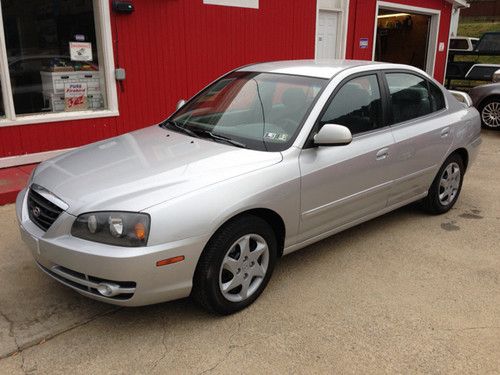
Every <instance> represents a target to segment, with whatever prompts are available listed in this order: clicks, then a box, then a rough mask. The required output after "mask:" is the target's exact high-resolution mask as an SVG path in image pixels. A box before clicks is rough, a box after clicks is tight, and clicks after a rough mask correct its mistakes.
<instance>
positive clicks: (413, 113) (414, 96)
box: [386, 73, 444, 124]
mask: <svg viewBox="0 0 500 375" xmlns="http://www.w3.org/2000/svg"><path fill="white" fill-rule="evenodd" d="M386 78H387V84H388V86H389V93H390V95H391V107H392V117H393V121H392V123H394V124H397V123H400V122H403V121H408V120H411V119H414V118H417V117H421V116H425V115H428V114H429V113H431V112H433V108H432V107H433V103H432V99H431V96H430V95H429V90H428V86H427V80H426V79H424V78H421V77H419V76H416V75H413V74H410V73H386ZM443 102H444V99H443ZM443 104H444V103H443Z"/></svg>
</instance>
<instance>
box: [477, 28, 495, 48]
mask: <svg viewBox="0 0 500 375" xmlns="http://www.w3.org/2000/svg"><path fill="white" fill-rule="evenodd" d="M477 49H478V50H479V51H480V52H488V51H492V52H495V51H500V33H487V34H484V35H483V37H482V38H481V40H480V41H479V42H478V45H477Z"/></svg>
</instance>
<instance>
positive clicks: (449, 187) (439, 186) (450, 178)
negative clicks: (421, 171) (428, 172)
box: [422, 153, 465, 214]
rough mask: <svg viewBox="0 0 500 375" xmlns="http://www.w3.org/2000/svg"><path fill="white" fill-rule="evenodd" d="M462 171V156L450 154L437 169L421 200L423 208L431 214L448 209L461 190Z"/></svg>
mask: <svg viewBox="0 0 500 375" xmlns="http://www.w3.org/2000/svg"><path fill="white" fill-rule="evenodd" d="M464 173H465V168H464V162H463V160H462V157H461V156H460V155H459V154H457V153H455V154H452V155H450V156H449V157H448V159H446V161H445V162H444V163H443V165H442V166H441V168H440V169H439V172H438V173H437V175H436V177H435V178H434V181H433V182H432V185H431V188H430V189H429V192H428V194H427V197H425V198H424V200H423V202H422V203H423V206H424V208H425V209H426V210H427V211H428V212H430V213H433V214H443V213H445V212H447V211H449V210H450V209H451V208H452V207H453V205H454V204H455V202H456V201H457V199H458V196H459V194H460V191H461V190H462V183H463V179H464Z"/></svg>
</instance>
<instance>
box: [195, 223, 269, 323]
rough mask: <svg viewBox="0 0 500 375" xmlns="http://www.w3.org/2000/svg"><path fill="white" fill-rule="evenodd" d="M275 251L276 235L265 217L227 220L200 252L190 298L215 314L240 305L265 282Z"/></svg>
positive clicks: (250, 299) (249, 300)
mask: <svg viewBox="0 0 500 375" xmlns="http://www.w3.org/2000/svg"><path fill="white" fill-rule="evenodd" d="M276 254H277V241H276V236H275V234H274V232H273V230H272V228H271V227H270V226H269V224H268V223H267V222H266V221H265V220H263V219H261V218H259V217H257V216H253V215H244V216H240V217H238V218H236V219H234V220H232V221H230V222H229V223H227V224H226V225H224V226H223V227H222V228H220V229H219V230H218V231H217V233H215V235H214V236H213V237H212V239H210V241H209V242H208V244H207V246H206V247H205V249H204V251H203V253H202V255H201V258H200V260H199V262H198V266H197V268H196V271H195V276H194V280H193V293H192V295H193V297H194V299H195V300H196V301H197V302H198V303H200V304H201V305H202V306H203V307H204V308H206V309H207V310H209V311H211V312H215V313H218V314H223V315H227V314H231V313H234V312H236V311H239V310H242V309H244V308H245V307H247V306H249V305H250V304H252V303H253V302H254V301H255V300H256V299H257V298H258V297H259V295H260V294H261V293H262V291H263V290H264V288H265V287H266V285H267V283H268V282H269V279H270V278H271V274H272V272H273V269H274V264H275V263H276Z"/></svg>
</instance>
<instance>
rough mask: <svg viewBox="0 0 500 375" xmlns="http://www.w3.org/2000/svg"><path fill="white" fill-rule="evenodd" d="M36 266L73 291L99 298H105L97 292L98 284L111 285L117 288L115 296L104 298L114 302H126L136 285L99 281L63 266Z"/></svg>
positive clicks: (105, 280) (126, 282) (97, 278)
mask: <svg viewBox="0 0 500 375" xmlns="http://www.w3.org/2000/svg"><path fill="white" fill-rule="evenodd" d="M37 264H38V266H39V267H40V268H41V269H42V270H43V271H45V272H46V273H48V274H49V275H50V276H52V277H53V278H54V279H56V280H58V281H60V282H61V283H63V284H65V285H67V286H69V287H72V288H73V289H77V290H81V291H84V292H88V293H91V294H94V295H96V296H99V297H105V296H103V295H102V294H100V293H99V292H98V291H97V287H98V286H99V284H100V283H113V284H116V285H117V286H118V288H117V294H116V295H115V296H112V297H106V298H110V299H115V300H127V299H130V298H132V297H133V295H134V293H135V288H136V285H137V284H136V283H135V282H133V281H113V280H107V279H101V278H99V277H94V276H90V275H85V274H83V273H80V272H76V271H73V270H70V269H69V268H66V267H63V266H57V265H56V266H53V267H51V268H50V269H48V268H46V267H44V266H42V265H41V264H40V263H38V262H37Z"/></svg>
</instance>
